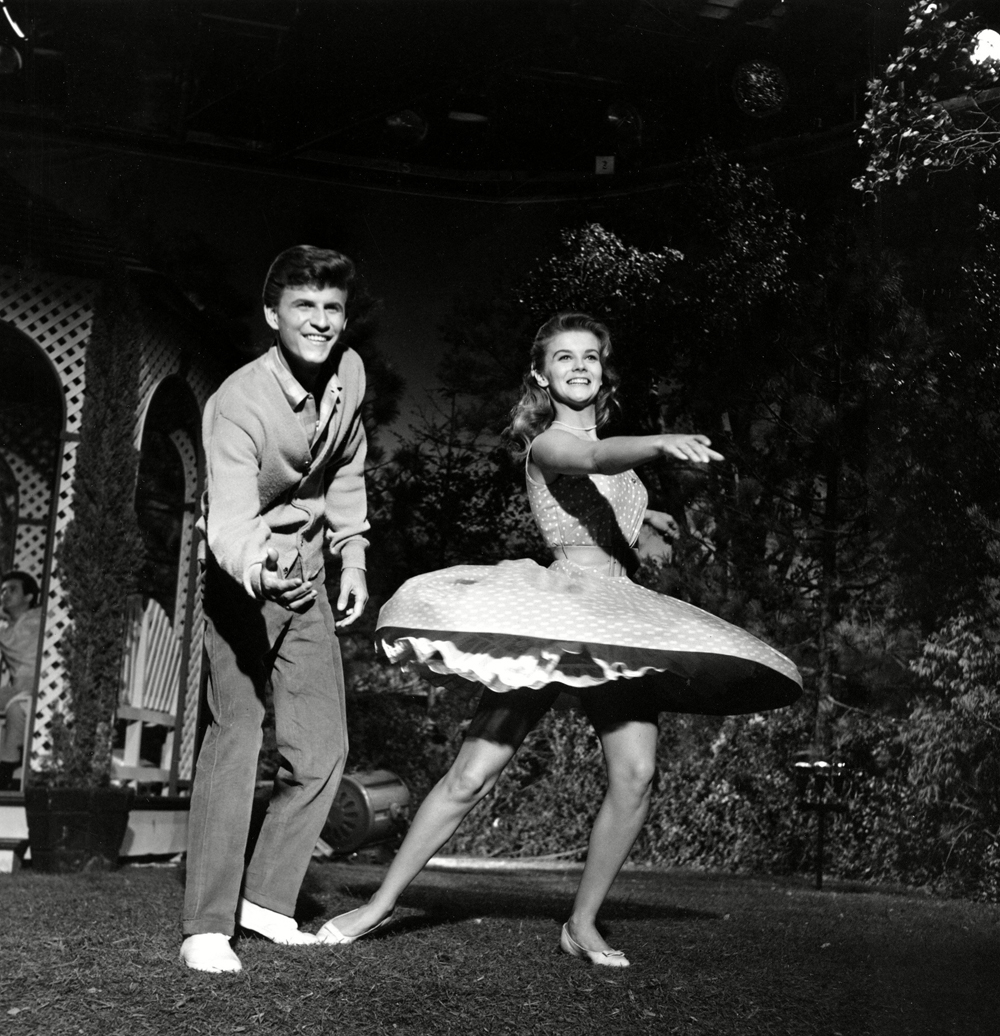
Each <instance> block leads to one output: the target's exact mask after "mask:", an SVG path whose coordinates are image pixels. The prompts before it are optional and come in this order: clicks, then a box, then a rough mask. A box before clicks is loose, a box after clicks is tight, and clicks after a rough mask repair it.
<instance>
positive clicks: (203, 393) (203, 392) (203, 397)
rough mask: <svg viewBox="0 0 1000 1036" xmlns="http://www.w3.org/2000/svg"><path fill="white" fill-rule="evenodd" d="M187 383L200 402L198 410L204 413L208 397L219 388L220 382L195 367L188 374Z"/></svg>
mask: <svg viewBox="0 0 1000 1036" xmlns="http://www.w3.org/2000/svg"><path fill="white" fill-rule="evenodd" d="M186 381H187V383H188V385H190V386H191V391H192V392H193V393H194V397H195V399H197V400H198V409H199V410H201V411H204V409H205V404H206V403H207V402H208V397H209V396H211V395H212V393H213V392H214V391H215V390H216V389H217V388H218V387H219V382H218V380H217V379H216V378H214V377H213V376H212V375H211V374H209V372H208V371H206V370H204V369H202V368H201V367H200V366H193V367H191V369H190V370H189V371H188V372H187V375H186Z"/></svg>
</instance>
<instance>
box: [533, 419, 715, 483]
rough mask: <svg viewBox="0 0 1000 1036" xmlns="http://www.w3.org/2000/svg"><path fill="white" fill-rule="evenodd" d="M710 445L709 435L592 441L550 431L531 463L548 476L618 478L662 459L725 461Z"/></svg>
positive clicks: (536, 446)
mask: <svg viewBox="0 0 1000 1036" xmlns="http://www.w3.org/2000/svg"><path fill="white" fill-rule="evenodd" d="M711 445H712V440H711V439H709V438H708V436H707V435H697V434H681V435H667V434H664V435H615V436H612V437H611V438H610V439H595V440H592V441H591V440H586V439H579V438H577V436H575V435H573V433H572V432H567V431H563V430H562V429H560V428H548V429H546V431H544V432H542V434H541V435H539V436H538V438H537V439H535V441H534V442H533V443H532V444H531V461H532V462H533V463H534V464H535V465H537V467H538V468H539V469H541V471H542V472H543V473H545V474H546V475H617V474H618V473H619V472H622V471H628V470H629V469H630V468H634V467H637V466H638V465H640V464H648V463H649V462H650V461H653V460H657V459H659V458H660V457H676V458H677V459H678V460H686V461H690V462H692V463H694V464H707V463H708V462H709V461H713V460H722V459H723V457H722V454H721V453H716V451H715V450H713V449H711V448H710V447H711Z"/></svg>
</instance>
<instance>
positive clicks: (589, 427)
mask: <svg viewBox="0 0 1000 1036" xmlns="http://www.w3.org/2000/svg"><path fill="white" fill-rule="evenodd" d="M552 423H553V424H561V425H562V426H563V428H572V429H573V430H574V431H577V432H592V431H593V430H594V429H595V428H596V427H597V425H596V424H569V423H567V422H566V421H553V422H552Z"/></svg>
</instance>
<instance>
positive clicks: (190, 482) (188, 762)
mask: <svg viewBox="0 0 1000 1036" xmlns="http://www.w3.org/2000/svg"><path fill="white" fill-rule="evenodd" d="M170 439H171V441H172V442H173V444H174V446H175V447H176V448H177V452H178V454H179V455H180V458H181V463H182V464H183V466H184V506H185V507H186V508H187V510H186V511H185V513H184V525H183V528H182V530H181V546H180V558H179V560H178V571H177V575H178V578H177V603H176V612H175V614H176V619H175V625H176V628H177V629H178V630H179V631H181V635H182V636H183V635H186V636H188V637H189V638H190V646H189V652H188V671H187V683H186V686H185V694H184V715H183V717H182V718H181V721H180V727H181V744H180V751H179V753H178V756H179V767H178V778H179V779H180V780H182V781H189V780H191V777H192V773H193V765H192V764H193V758H194V739H195V736H196V732H197V731H196V725H197V718H198V697H199V694H200V689H201V641H202V636H203V631H202V622H203V620H202V615H201V593H200V589H201V588H200V586H199V585H198V580H197V578H195V580H194V585H192V579H191V561H192V555H193V553H194V550H195V538H196V535H197V531H196V529H195V512H196V508H197V501H198V496H199V492H198V490H199V486H198V453H197V450H196V448H195V444H194V442H192V440H191V436H190V435H188V433H187V432H185V431H182V430H178V431H175V432H173V433H172V434H171V436H170ZM191 594H194V595H195V597H194V600H193V601H192V604H193V605H194V607H193V608H192V612H191V627H192V628H191V629H188V628H187V605H188V599H189V597H190V595H191ZM189 717H191V718H190V721H189Z"/></svg>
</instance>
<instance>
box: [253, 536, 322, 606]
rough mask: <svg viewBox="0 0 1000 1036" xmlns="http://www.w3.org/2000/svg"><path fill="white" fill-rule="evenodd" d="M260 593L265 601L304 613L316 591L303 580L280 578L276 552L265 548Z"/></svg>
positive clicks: (313, 598)
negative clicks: (265, 555) (265, 554)
mask: <svg viewBox="0 0 1000 1036" xmlns="http://www.w3.org/2000/svg"><path fill="white" fill-rule="evenodd" d="M260 593H261V596H262V597H263V598H264V600H265V601H274V603H275V604H280V605H281V607H282V608H287V609H288V610H289V611H292V612H304V611H305V610H306V609H307V608H309V607H310V606H311V605H312V603H313V601H315V600H316V591H315V590H314V589H313V588H312V586H311V585H310V584H309V583H307V582H306V581H305V580H304V579H301V578H299V577H298V576H296V577H295V578H293V579H284V578H282V575H281V573H280V572H279V571H278V552H277V551H276V550H275V549H274V548H273V547H268V548H267V557H266V558H265V559H264V565H263V567H262V568H261V570H260Z"/></svg>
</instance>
